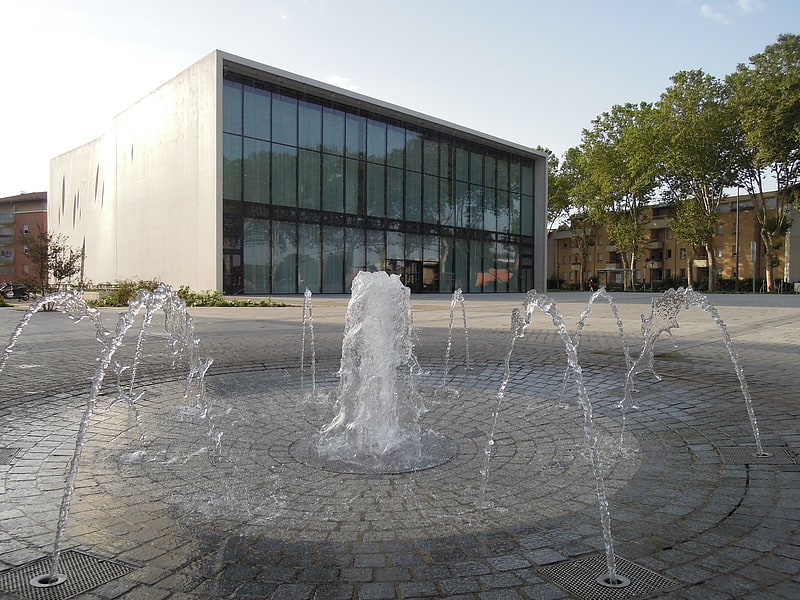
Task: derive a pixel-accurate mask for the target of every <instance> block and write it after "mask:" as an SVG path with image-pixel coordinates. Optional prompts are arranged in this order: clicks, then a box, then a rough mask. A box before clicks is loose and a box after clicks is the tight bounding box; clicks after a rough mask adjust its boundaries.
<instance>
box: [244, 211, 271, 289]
mask: <svg viewBox="0 0 800 600" xmlns="http://www.w3.org/2000/svg"><path fill="white" fill-rule="evenodd" d="M269 271H270V246H269V221H264V220H261V219H245V220H244V293H245V294H268V293H269V292H270V289H269Z"/></svg>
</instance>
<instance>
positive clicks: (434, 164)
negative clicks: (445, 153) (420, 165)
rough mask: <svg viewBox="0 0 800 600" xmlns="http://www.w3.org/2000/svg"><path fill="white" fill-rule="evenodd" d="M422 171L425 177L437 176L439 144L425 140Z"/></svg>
mask: <svg viewBox="0 0 800 600" xmlns="http://www.w3.org/2000/svg"><path fill="white" fill-rule="evenodd" d="M424 156H425V160H424V171H425V173H426V174H427V175H438V174H439V142H437V141H435V140H425V150H424Z"/></svg>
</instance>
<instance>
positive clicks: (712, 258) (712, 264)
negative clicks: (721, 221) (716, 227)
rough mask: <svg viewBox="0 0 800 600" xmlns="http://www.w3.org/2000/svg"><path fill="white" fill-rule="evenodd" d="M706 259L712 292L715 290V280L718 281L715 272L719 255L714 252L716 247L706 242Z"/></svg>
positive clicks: (709, 288) (709, 286)
mask: <svg viewBox="0 0 800 600" xmlns="http://www.w3.org/2000/svg"><path fill="white" fill-rule="evenodd" d="M705 248H706V259H707V261H708V290H707V291H708V292H709V293H711V292H713V291H714V282H715V281H716V279H717V277H716V275H715V274H714V273H715V272H716V267H717V256H716V254H714V248H713V247H712V246H711V244H706V246H705Z"/></svg>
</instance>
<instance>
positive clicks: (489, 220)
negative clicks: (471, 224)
mask: <svg viewBox="0 0 800 600" xmlns="http://www.w3.org/2000/svg"><path fill="white" fill-rule="evenodd" d="M483 228H484V229H485V230H486V231H497V192H496V190H494V189H493V188H485V189H484V190H483Z"/></svg>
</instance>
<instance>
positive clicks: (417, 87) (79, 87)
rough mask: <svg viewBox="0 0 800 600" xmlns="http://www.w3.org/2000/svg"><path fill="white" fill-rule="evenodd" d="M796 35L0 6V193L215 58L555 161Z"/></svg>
mask: <svg viewBox="0 0 800 600" xmlns="http://www.w3.org/2000/svg"><path fill="white" fill-rule="evenodd" d="M798 29H800V2H797V1H796V0H606V1H600V0H558V1H554V0H546V1H545V0H485V1H481V2H478V1H475V0H403V1H402V2H399V1H397V0H279V1H274V0H257V1H251V2H246V1H243V0H226V1H225V2H220V1H219V0H214V1H208V0H159V1H158V2H149V1H147V0H134V1H129V0H72V1H70V0H40V1H36V0H0V56H2V58H1V59H0V60H1V61H2V65H1V66H2V74H3V92H2V94H0V118H2V121H0V122H1V123H2V128H1V131H2V143H0V165H2V168H0V196H7V195H12V194H16V193H19V192H20V191H40V190H46V189H47V186H48V167H49V160H50V158H52V157H54V156H57V155H59V154H62V153H63V152H66V151H68V150H70V149H72V148H74V147H76V146H79V145H81V144H83V143H85V142H88V141H90V140H92V139H94V138H96V137H98V136H100V135H102V133H103V131H104V130H105V128H106V127H107V126H108V124H109V123H110V122H111V119H112V118H113V117H114V116H115V115H116V114H118V113H120V112H122V111H123V110H124V109H125V108H126V107H127V106H129V105H130V104H132V103H133V102H135V101H136V100H138V99H139V98H141V97H142V96H144V95H146V94H147V93H148V92H150V91H151V90H153V89H155V88H156V87H158V86H159V85H161V84H162V83H164V82H165V81H167V80H169V79H170V78H171V77H172V76H174V75H176V74H177V73H179V72H180V71H182V70H183V69H185V68H186V67H188V66H189V65H190V64H192V63H194V62H196V61H197V60H199V59H200V58H202V57H203V56H205V55H206V54H208V53H209V52H211V51H212V50H214V49H220V50H225V51H228V52H231V53H233V54H237V55H240V56H244V57H246V58H249V59H252V60H255V61H257V62H261V63H265V64H268V65H272V66H275V67H278V68H281V69H286V70H288V71H292V72H294V73H298V74H300V75H304V76H306V77H310V78H313V79H318V80H321V81H327V82H330V83H336V84H337V85H342V86H345V87H349V88H351V89H354V90H356V91H358V92H360V93H362V94H366V95H368V96H372V97H375V98H379V99H381V100H384V101H386V102H391V103H393V104H398V105H401V106H404V107H406V108H409V109H412V110H416V111H420V112H423V113H426V114H428V115H431V116H435V117H438V118H440V119H444V120H447V121H451V122H454V123H458V124H459V125H463V126H466V127H470V128H473V129H477V130H479V131H482V132H484V133H487V134H490V135H494V136H497V137H500V138H504V139H507V140H510V141H513V142H516V143H519V144H523V145H526V146H531V147H535V146H539V145H541V146H544V147H547V148H550V149H551V150H553V151H554V152H555V153H556V154H557V155H559V156H561V155H562V154H563V153H564V152H565V151H566V150H567V149H568V148H570V147H572V146H577V145H578V144H579V143H580V137H581V131H582V130H583V129H584V128H587V127H589V126H590V124H591V121H592V119H594V118H595V117H596V116H598V115H599V114H601V113H602V112H604V111H607V110H609V109H610V108H611V107H612V106H613V105H615V104H623V103H625V102H640V101H648V102H655V101H656V100H658V97H659V95H660V94H661V92H663V91H664V90H665V89H666V87H667V86H668V85H669V84H670V81H669V78H670V76H672V75H673V74H674V73H676V72H678V71H681V70H688V69H703V70H704V71H706V72H707V73H710V74H712V75H715V76H718V77H724V76H725V75H727V74H728V73H731V72H732V71H734V70H735V68H736V65H737V64H738V63H741V62H745V63H746V62H747V61H748V58H749V57H750V56H751V55H753V54H756V53H758V52H761V51H763V49H764V48H765V47H766V46H767V45H769V44H772V43H774V42H775V41H776V39H777V37H778V35H779V34H781V33H798Z"/></svg>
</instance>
